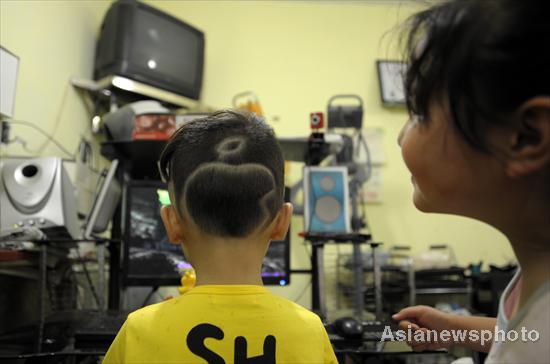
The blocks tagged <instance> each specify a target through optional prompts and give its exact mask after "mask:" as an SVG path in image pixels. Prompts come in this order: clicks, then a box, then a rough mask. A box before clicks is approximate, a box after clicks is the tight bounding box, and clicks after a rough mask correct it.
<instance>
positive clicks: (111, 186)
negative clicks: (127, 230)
mask: <svg viewBox="0 0 550 364" xmlns="http://www.w3.org/2000/svg"><path fill="white" fill-rule="evenodd" d="M117 167H118V160H117V159H115V160H113V161H112V162H111V166H110V167H109V170H108V171H107V174H106V175H105V178H104V179H103V182H102V183H101V187H100V188H99V191H98V193H97V195H96V197H95V199H94V203H93V205H92V208H91V210H90V213H89V214H88V218H87V221H86V229H85V230H84V239H93V238H94V235H95V234H101V233H102V232H104V231H105V230H107V227H108V226H109V222H110V221H111V219H112V217H113V213H114V212H115V210H116V208H117V206H118V202H119V200H120V195H121V189H120V185H119V183H118V181H117V180H116V178H115V176H116V170H117Z"/></svg>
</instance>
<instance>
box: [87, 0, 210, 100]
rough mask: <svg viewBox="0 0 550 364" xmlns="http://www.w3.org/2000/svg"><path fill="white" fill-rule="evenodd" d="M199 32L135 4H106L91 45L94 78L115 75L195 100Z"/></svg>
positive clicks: (125, 0)
mask: <svg viewBox="0 0 550 364" xmlns="http://www.w3.org/2000/svg"><path fill="white" fill-rule="evenodd" d="M204 43H205V41H204V33H203V32H202V31H200V30H198V29H196V28H195V27H193V26H191V25H189V24H187V23H184V22H183V21H181V20H179V19H176V18H174V17H172V16H170V15H168V14H166V13H164V12H162V11H160V10H158V9H155V8H154V7H152V6H149V5H146V4H144V3H141V2H139V1H136V0H119V1H116V2H115V3H113V5H111V7H110V9H109V10H108V11H107V14H106V15H105V18H104V20H103V24H102V26H101V30H100V35H99V40H98V42H97V46H96V54H95V67H94V78H95V79H96V80H102V79H104V78H106V77H109V76H113V75H118V76H122V77H125V78H128V79H131V80H134V81H138V82H142V83H144V84H147V85H150V86H153V87H156V88H159V89H162V90H166V91H169V92H172V93H174V94H177V95H181V96H184V97H187V98H190V99H193V100H198V99H199V97H200V91H201V87H202V76H203V64H204Z"/></svg>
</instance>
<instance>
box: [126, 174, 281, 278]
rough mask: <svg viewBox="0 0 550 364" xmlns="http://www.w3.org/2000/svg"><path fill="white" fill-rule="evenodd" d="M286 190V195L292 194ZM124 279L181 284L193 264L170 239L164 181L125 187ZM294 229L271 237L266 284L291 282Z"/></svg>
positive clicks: (263, 267) (144, 181) (266, 263)
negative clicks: (163, 212) (164, 212)
mask: <svg viewBox="0 0 550 364" xmlns="http://www.w3.org/2000/svg"><path fill="white" fill-rule="evenodd" d="M288 192H289V191H288V190H286V191H285V199H287V198H288V196H289V193H288ZM123 200H125V208H124V211H125V229H124V230H125V231H124V242H125V244H124V281H125V285H127V286H177V285H179V284H180V278H181V275H182V271H184V270H185V269H188V268H191V265H190V264H189V263H188V262H187V260H186V259H185V256H184V255H183V252H182V250H181V247H180V246H178V245H173V244H171V243H170V242H169V241H168V237H167V235H166V231H165V229H164V225H163V223H162V219H161V217H160V208H161V206H162V205H163V204H169V203H170V200H169V197H168V192H167V190H166V185H165V184H164V183H162V182H160V181H146V180H142V181H130V183H128V184H127V185H126V188H125V198H124V199H123ZM289 236H290V232H289V233H287V235H286V237H285V240H281V241H271V244H270V246H269V249H268V251H267V254H266V257H265V258H264V263H263V266H262V280H263V282H264V284H268V285H280V286H285V285H287V284H289V283H290V262H289V261H290V245H289V241H290V240H289Z"/></svg>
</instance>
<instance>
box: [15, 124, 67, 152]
mask: <svg viewBox="0 0 550 364" xmlns="http://www.w3.org/2000/svg"><path fill="white" fill-rule="evenodd" d="M8 122H9V123H10V124H15V125H25V126H28V127H30V128H33V129H35V130H37V131H38V132H40V133H41V134H42V135H43V136H45V137H46V138H48V140H50V141H51V142H52V143H54V144H55V145H56V146H57V147H58V148H59V149H60V150H61V151H63V152H64V153H65V154H67V156H69V157H71V158H74V154H72V153H71V152H69V151H68V150H67V149H66V148H65V147H64V146H63V145H61V144H60V143H59V142H58V141H57V140H55V139H54V138H53V136H52V135H50V134H48V133H46V132H45V131H44V130H43V129H42V128H40V127H38V126H36V125H35V124H33V123H31V122H29V121H25V120H10V121H8ZM23 148H26V147H25V146H23ZM42 150H43V148H42V149H41V148H39V149H37V150H36V151H33V153H36V154H38V153H40V152H41V151H42Z"/></svg>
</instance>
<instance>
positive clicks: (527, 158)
mask: <svg viewBox="0 0 550 364" xmlns="http://www.w3.org/2000/svg"><path fill="white" fill-rule="evenodd" d="M508 152H509V156H510V157H509V158H508V160H507V162H506V174H507V175H508V176H509V177H511V178H518V177H522V176H525V175H528V174H531V173H534V172H537V171H540V170H542V169H544V168H548V167H550V96H537V97H534V98H532V99H530V100H528V101H526V102H525V103H524V104H523V105H522V106H521V107H520V109H519V125H518V126H517V127H516V130H514V132H513V134H512V139H511V143H510V144H509V148H508Z"/></svg>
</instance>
